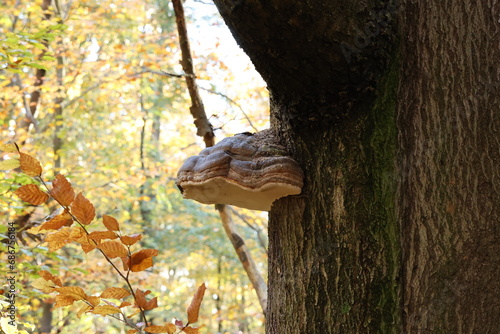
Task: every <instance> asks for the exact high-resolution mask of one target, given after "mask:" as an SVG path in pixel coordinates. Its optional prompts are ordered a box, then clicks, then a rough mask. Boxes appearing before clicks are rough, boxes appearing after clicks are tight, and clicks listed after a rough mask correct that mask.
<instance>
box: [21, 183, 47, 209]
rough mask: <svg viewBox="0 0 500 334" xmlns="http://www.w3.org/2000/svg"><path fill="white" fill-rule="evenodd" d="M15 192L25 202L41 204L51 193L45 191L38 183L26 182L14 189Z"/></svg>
mask: <svg viewBox="0 0 500 334" xmlns="http://www.w3.org/2000/svg"><path fill="white" fill-rule="evenodd" d="M14 194H16V195H17V196H19V198H20V199H22V200H23V201H25V202H28V203H29V204H33V205H40V204H43V203H45V202H47V200H48V199H49V195H47V194H46V193H45V192H43V191H42V190H41V189H40V187H39V186H37V185H36V184H26V185H24V186H21V187H20V188H19V189H17V190H16V191H14Z"/></svg>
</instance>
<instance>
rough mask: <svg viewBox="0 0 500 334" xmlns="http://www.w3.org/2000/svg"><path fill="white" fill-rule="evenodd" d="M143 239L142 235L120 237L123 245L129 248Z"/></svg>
mask: <svg viewBox="0 0 500 334" xmlns="http://www.w3.org/2000/svg"><path fill="white" fill-rule="evenodd" d="M141 239H142V234H132V235H124V236H123V237H120V240H121V241H122V242H123V244H124V245H127V246H132V245H133V244H135V243H136V242H137V241H139V240H141Z"/></svg>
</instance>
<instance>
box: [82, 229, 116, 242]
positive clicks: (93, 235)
mask: <svg viewBox="0 0 500 334" xmlns="http://www.w3.org/2000/svg"><path fill="white" fill-rule="evenodd" d="M89 238H90V239H92V240H95V241H100V240H102V239H116V238H118V235H117V234H116V233H115V232H112V231H94V232H90V234H89Z"/></svg>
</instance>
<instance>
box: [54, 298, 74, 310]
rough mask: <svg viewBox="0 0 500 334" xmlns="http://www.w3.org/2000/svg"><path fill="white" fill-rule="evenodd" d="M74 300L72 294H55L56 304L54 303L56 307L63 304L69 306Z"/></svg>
mask: <svg viewBox="0 0 500 334" xmlns="http://www.w3.org/2000/svg"><path fill="white" fill-rule="evenodd" d="M75 301H76V299H75V298H74V297H72V296H68V295H57V296H56V304H55V305H54V307H55V308H58V307H64V306H69V305H73V303H74V302H75Z"/></svg>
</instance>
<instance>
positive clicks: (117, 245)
mask: <svg viewBox="0 0 500 334" xmlns="http://www.w3.org/2000/svg"><path fill="white" fill-rule="evenodd" d="M98 247H99V249H100V250H102V251H103V252H104V254H106V255H107V256H108V257H109V258H110V259H114V258H116V257H126V256H127V255H128V251H127V248H125V246H123V244H122V243H121V242H118V241H106V242H103V243H102V244H100V245H99V246H98Z"/></svg>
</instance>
